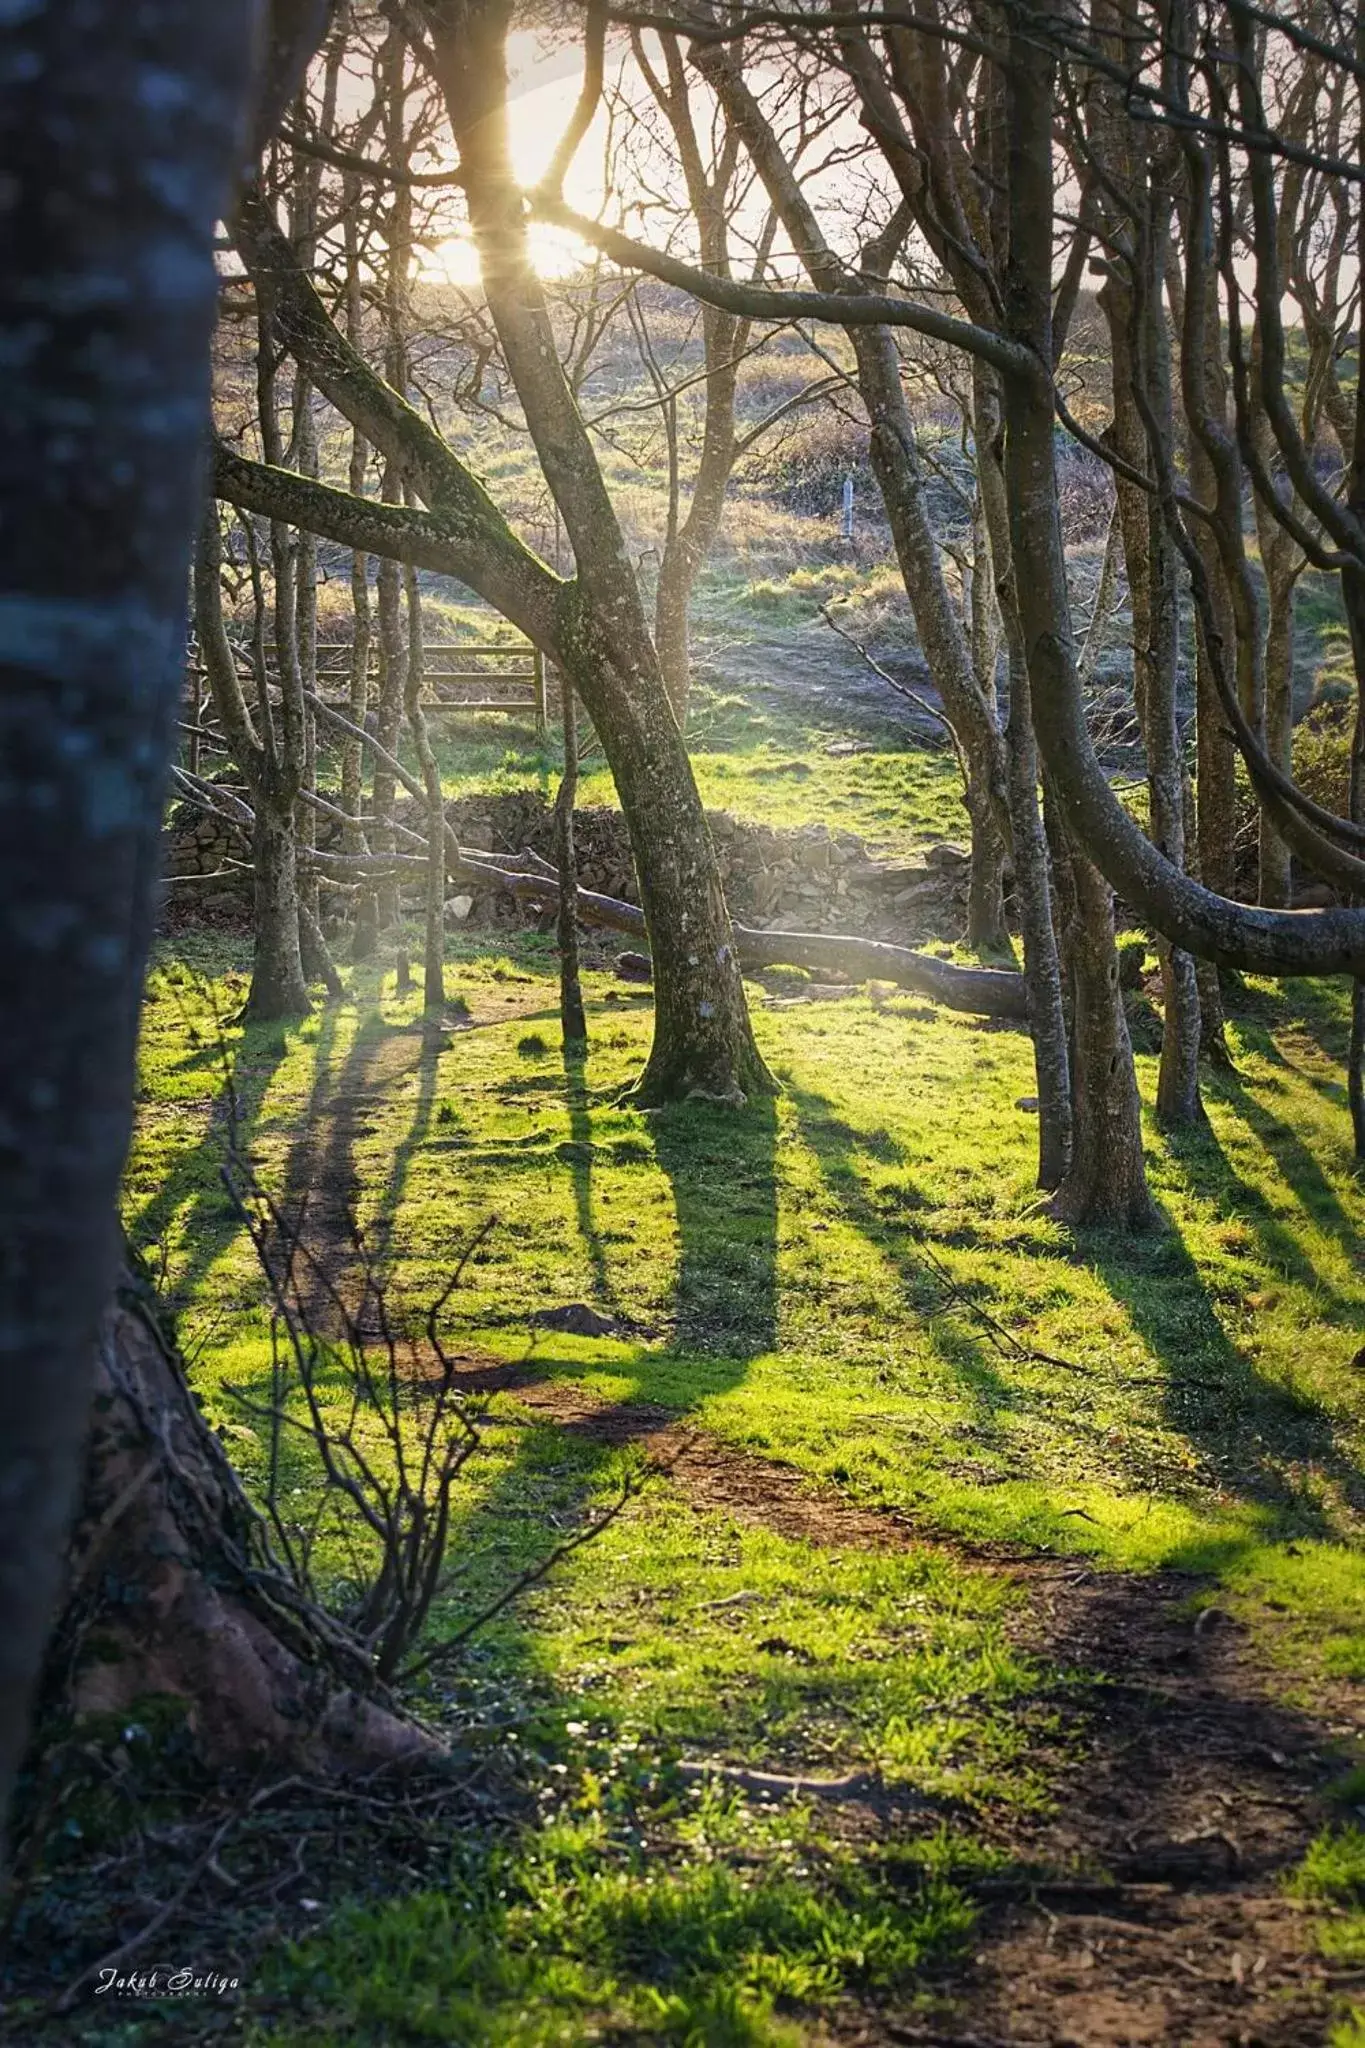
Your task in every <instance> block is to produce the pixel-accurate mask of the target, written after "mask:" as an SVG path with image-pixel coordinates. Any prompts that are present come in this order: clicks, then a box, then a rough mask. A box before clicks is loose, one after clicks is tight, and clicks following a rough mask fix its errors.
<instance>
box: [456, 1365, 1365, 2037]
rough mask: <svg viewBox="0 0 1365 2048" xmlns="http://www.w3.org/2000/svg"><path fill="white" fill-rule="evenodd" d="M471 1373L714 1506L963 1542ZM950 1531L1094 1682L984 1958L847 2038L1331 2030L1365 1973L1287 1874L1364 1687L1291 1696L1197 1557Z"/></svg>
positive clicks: (1082, 1695)
mask: <svg viewBox="0 0 1365 2048" xmlns="http://www.w3.org/2000/svg"><path fill="white" fill-rule="evenodd" d="M461 1377H462V1380H463V1381H464V1382H465V1383H466V1384H467V1385H468V1386H469V1389H470V1391H471V1392H472V1391H493V1390H495V1389H501V1390H505V1391H508V1392H512V1393H514V1394H515V1396H516V1399H517V1400H518V1402H520V1403H523V1404H524V1405H525V1406H526V1407H527V1408H529V1409H530V1410H531V1411H532V1412H533V1413H534V1414H536V1415H538V1416H543V1417H544V1418H545V1419H546V1420H552V1421H554V1422H555V1423H557V1424H558V1425H559V1426H560V1427H561V1428H563V1429H564V1430H566V1431H569V1432H573V1433H575V1434H579V1435H583V1436H587V1437H590V1438H591V1439H592V1440H593V1441H595V1442H600V1443H610V1444H619V1443H628V1442H638V1443H642V1444H644V1445H646V1446H648V1448H649V1450H650V1452H651V1454H652V1456H653V1457H654V1458H655V1459H656V1460H657V1461H658V1462H659V1463H660V1464H662V1465H665V1466H666V1467H667V1468H668V1470H669V1473H670V1477H671V1481H672V1483H673V1485H675V1486H676V1487H677V1488H678V1489H679V1490H680V1491H681V1493H682V1494H683V1495H684V1496H685V1498H687V1499H688V1500H690V1501H692V1502H693V1503H694V1504H695V1505H696V1506H697V1507H698V1508H702V1509H720V1510H723V1511H724V1512H726V1513H728V1514H730V1515H733V1516H735V1517H736V1518H737V1519H738V1520H740V1521H747V1522H758V1523H762V1524H763V1525H764V1526H766V1527H768V1528H772V1529H775V1530H777V1531H778V1532H780V1533H781V1534H782V1535H785V1536H791V1537H798V1538H802V1539H804V1540H805V1541H808V1542H811V1543H819V1544H826V1545H831V1546H834V1545H837V1546H840V1547H844V1548H878V1549H886V1548H903V1547H906V1546H908V1545H911V1544H916V1545H922V1544H924V1543H925V1542H929V1543H945V1542H948V1541H949V1539H944V1538H942V1537H936V1536H935V1535H933V1534H932V1533H929V1532H925V1531H922V1530H919V1529H917V1528H916V1527H915V1525H914V1523H913V1522H912V1521H911V1520H910V1518H909V1517H906V1516H902V1515H899V1514H896V1513H882V1512H878V1511H875V1510H871V1509H865V1508H859V1507H857V1506H855V1505H853V1504H852V1503H850V1502H848V1501H846V1500H845V1499H844V1498H843V1497H842V1496H841V1495H840V1494H839V1493H838V1492H837V1491H836V1490H835V1489H834V1488H831V1487H827V1486H822V1485H819V1484H816V1483H812V1482H811V1481H810V1480H808V1479H806V1478H804V1477H803V1476H802V1475H800V1474H799V1473H797V1472H796V1471H794V1470H792V1469H791V1468H790V1467H787V1466H784V1465H781V1464H779V1463H776V1462H775V1461H773V1460H770V1459H765V1458H761V1457H757V1456H751V1455H749V1454H747V1453H745V1452H742V1451H740V1450H738V1449H736V1448H735V1447H733V1446H730V1445H727V1444H725V1443H723V1442H721V1441H720V1440H719V1439H717V1438H715V1437H712V1436H708V1435H707V1434H706V1433H705V1432H703V1431H700V1430H698V1429H696V1428H694V1427H692V1426H690V1425H688V1424H687V1423H686V1422H681V1421H679V1419H678V1418H677V1416H676V1415H675V1414H673V1413H671V1412H670V1411H668V1410H665V1409H661V1408H657V1407H651V1406H649V1405H648V1404H645V1403H639V1402H630V1403H622V1404H618V1405H615V1406H612V1405H609V1404H604V1403H602V1402H600V1401H598V1400H596V1399H595V1398H593V1397H592V1396H591V1395H589V1394H587V1393H585V1392H584V1390H583V1389H581V1388H580V1387H577V1386H575V1385H573V1384H572V1383H566V1382H563V1381H554V1380H546V1379H543V1378H539V1377H538V1376H536V1375H534V1374H533V1373H532V1372H530V1371H528V1370H527V1369H525V1368H517V1367H507V1366H499V1367H496V1368H494V1367H489V1368H487V1369H476V1370H474V1371H471V1372H469V1373H468V1374H464V1375H462V1376H461ZM951 1547H953V1548H954V1549H955V1550H956V1551H957V1552H958V1553H959V1554H964V1555H965V1556H966V1557H967V1558H969V1559H970V1561H971V1562H972V1563H973V1564H974V1565H976V1566H977V1567H983V1566H984V1567H985V1568H987V1569H991V1570H996V1571H1000V1572H1004V1573H1007V1574H1008V1575H1009V1576H1010V1577H1011V1578H1012V1579H1014V1580H1016V1581H1018V1582H1019V1584H1020V1586H1021V1588H1022V1590H1023V1592H1024V1595H1025V1597H1024V1600H1023V1602H1022V1603H1021V1606H1020V1610H1019V1619H1018V1622H1017V1624H1016V1628H1017V1634H1018V1637H1019V1639H1020V1640H1021V1641H1022V1642H1023V1644H1024V1645H1025V1646H1026V1647H1029V1648H1032V1649H1034V1650H1036V1651H1037V1652H1038V1653H1039V1655H1040V1656H1045V1657H1046V1659H1047V1662H1048V1664H1049V1665H1050V1666H1052V1667H1053V1668H1057V1667H1060V1668H1061V1669H1062V1670H1063V1671H1066V1670H1073V1671H1075V1672H1076V1673H1078V1674H1080V1675H1083V1676H1084V1677H1085V1678H1086V1679H1087V1680H1089V1681H1090V1682H1088V1683H1083V1684H1062V1685H1060V1686H1059V1687H1058V1689H1057V1691H1056V1694H1055V1698H1054V1700H1053V1701H1052V1704H1053V1705H1055V1708H1056V1711H1057V1715H1058V1734H1057V1737H1056V1739H1055V1745H1054V1752H1053V1755H1052V1756H1051V1758H1050V1759H1049V1758H1048V1757H1046V1756H1045V1757H1044V1758H1043V1759H1042V1761H1043V1763H1044V1765H1045V1766H1046V1765H1047V1764H1048V1763H1049V1761H1050V1763H1051V1769H1050V1771H1049V1773H1048V1775H1049V1776H1050V1778H1051V1780H1052V1783H1053V1785H1054V1789H1055V1795H1056V1808H1055V1812H1054V1814H1053V1815H1052V1816H1051V1817H1050V1818H1048V1819H1046V1820H1042V1821H1038V1822H1030V1823H1014V1824H1011V1825H1010V1826H1009V1827H1008V1828H1007V1829H1005V1830H1004V1831H1003V1832H997V1836H996V1839H997V1840H998V1841H999V1842H1000V1845H1001V1846H1002V1847H1004V1848H1006V1849H1007V1850H1008V1851H1009V1852H1010V1853H1011V1855H1012V1857H1013V1858H1014V1859H1015V1860H1016V1861H1017V1863H1018V1864H1020V1865H1021V1866H1024V1867H1026V1868H1027V1869H1029V1870H1031V1871H1034V1872H1037V1873H1038V1876H1037V1880H1036V1882H1032V1883H1030V1884H1025V1883H1023V1882H1021V1881H1019V1880H1016V1879H1013V1878H1011V1879H1010V1880H1008V1881H1001V1882H1000V1883H999V1884H998V1885H996V1886H995V1887H994V1888H993V1887H992V1885H991V1884H989V1883H986V1884H984V1885H982V1886H981V1887H980V1893H981V1897H982V1902H983V1913H982V1920H981V1923H980V1930H979V1938H978V1946H977V1949H976V1953H975V1956H974V1958H973V1962H972V1964H971V1966H970V1967H969V1968H968V1969H966V1970H964V1971H960V1972H958V1973H957V1974H956V1975H955V1976H954V1977H953V1978H952V1979H951V1980H948V1981H945V1982H944V1983H942V1984H941V1986H940V1987H939V1990H938V1995H937V1996H936V1998H935V1999H934V2001H933V2003H932V2004H931V2005H930V2007H929V2008H928V2009H927V2010H924V2011H918V2012H917V2013H916V2014H915V2016H914V2017H913V2018H910V2017H908V2016H903V2015H899V2014H896V2013H889V2012H888V2013H878V2014H870V2013H867V2012H865V2011H862V2012H859V2013H857V2014H852V2013H850V2014H849V2015H848V2016H847V2018H846V2021H844V2022H843V2023H841V2024H840V2025H838V2026H836V2027H835V2029H834V2030H833V2034H832V2036H831V2038H832V2039H835V2040H837V2041H839V2042H841V2043H843V2044H846V2048H873V2044H880V2043H883V2042H885V2043H900V2042H907V2043H916V2042H918V2043H923V2044H944V2048H1101V2044H1104V2048H1110V2044H1112V2048H1321V2044H1322V2043H1323V2042H1324V2041H1325V2040H1326V2037H1327V2031H1328V2023H1329V2015H1330V2013H1331V2011H1332V2009H1333V2006H1334V2003H1335V2000H1336V1999H1337V1998H1338V1997H1339V1996H1340V1994H1341V1993H1342V1992H1343V1991H1344V1990H1346V1989H1348V1988H1349V1983H1350V1979H1349V1975H1348V1974H1343V1973H1338V1974H1337V1976H1336V1977H1334V1976H1333V1974H1332V1972H1331V1971H1330V1969H1329V1967H1328V1966H1327V1965H1326V1964H1325V1963H1324V1962H1323V1961H1322V1960H1321V1959H1320V1958H1319V1957H1318V1956H1317V1955H1316V1954H1315V1952H1314V1949H1313V1943H1312V1915H1311V1913H1309V1912H1306V1911H1305V1910H1304V1909H1303V1908H1301V1907H1300V1906H1299V1905H1298V1904H1297V1903H1296V1902H1295V1901H1292V1900H1290V1899H1288V1898H1287V1897H1286V1896H1285V1894H1284V1890H1283V1881H1284V1878H1285V1875H1286V1874H1287V1873H1288V1872H1289V1871H1290V1870H1291V1869H1292V1868H1293V1867H1294V1865H1295V1864H1296V1863H1297V1862H1298V1860H1299V1858H1300V1857H1301V1856H1302V1854H1303V1852H1304V1850H1305V1849H1306V1847H1307V1845H1308V1843H1309V1841H1310V1840H1311V1838H1312V1836H1313V1835H1314V1833H1315V1832H1316V1831H1317V1829H1318V1828H1319V1827H1320V1826H1321V1825H1322V1821H1323V1818H1324V1807H1323V1798H1322V1795H1323V1791H1324V1788H1325V1786H1326V1785H1327V1783H1328V1782H1329V1781H1330V1780H1331V1779H1332V1778H1333V1777H1334V1776H1336V1775H1339V1773H1340V1770H1341V1767H1342V1762H1341V1758H1342V1743H1343V1741H1344V1740H1346V1739H1348V1738H1349V1737H1351V1736H1356V1735H1359V1734H1360V1733H1361V1732H1362V1730H1361V1709H1360V1703H1359V1701H1358V1700H1352V1699H1351V1698H1350V1697H1349V1695H1348V1694H1347V1693H1346V1692H1345V1690H1344V1689H1343V1692H1342V1694H1341V1695H1340V1696H1339V1697H1332V1696H1325V1697H1324V1698H1323V1701H1322V1709H1321V1714H1320V1717H1319V1718H1316V1719H1314V1718H1310V1717H1309V1716H1308V1715H1306V1714H1303V1713H1301V1712H1298V1711H1296V1710H1294V1709H1292V1708H1290V1707H1287V1706H1286V1705H1284V1704H1283V1703H1282V1702H1280V1701H1278V1700H1277V1699H1276V1698H1275V1696H1274V1688H1273V1685H1272V1682H1271V1680H1270V1678H1269V1676H1268V1674H1267V1673H1266V1672H1265V1671H1264V1670H1263V1669H1259V1668H1258V1667H1257V1664H1256V1662H1255V1659H1254V1657H1253V1655H1252V1652H1251V1646H1250V1644H1249V1643H1248V1641H1247V1639H1246V1637H1245V1636H1244V1634H1243V1632H1242V1631H1241V1629H1240V1628H1239V1627H1238V1626H1237V1625H1236V1624H1235V1623H1234V1622H1233V1621H1232V1620H1231V1618H1230V1617H1228V1616H1226V1615H1222V1614H1221V1613H1220V1612H1219V1610H1217V1609H1211V1610H1207V1611H1206V1612H1204V1613H1203V1615H1202V1616H1201V1618H1200V1619H1199V1620H1198V1621H1196V1620H1194V1619H1192V1617H1191V1615H1190V1613H1189V1612H1188V1603H1189V1601H1190V1596H1191V1594H1192V1593H1194V1592H1195V1591H1197V1590H1198V1583H1199V1582H1198V1581H1196V1580H1194V1579H1192V1578H1190V1577H1187V1576H1184V1575H1179V1574H1175V1573H1152V1574H1146V1575H1137V1574H1123V1573H1115V1572H1096V1571H1092V1570H1090V1569H1089V1568H1088V1567H1086V1566H1085V1565H1084V1564H1083V1563H1079V1562H1077V1561H1074V1560H1067V1559H1062V1558H1057V1557H1054V1556H1050V1555H1048V1556H1040V1555H1021V1554H1019V1553H1018V1552H1013V1551H1010V1550H1008V1549H1006V1548H1004V1547H1002V1546H994V1547H990V1546H987V1547H974V1546H970V1545H960V1544H958V1545H951ZM1095 1679H1099V1680H1100V1681H1101V1683H1100V1684H1098V1685H1096V1684H1095V1683H1094V1682H1093V1681H1094V1680H1095ZM1359 1974H1360V1973H1357V1975H1359ZM1361 1989H1362V1992H1365V1983H1363V1984H1362V1986H1361Z"/></svg>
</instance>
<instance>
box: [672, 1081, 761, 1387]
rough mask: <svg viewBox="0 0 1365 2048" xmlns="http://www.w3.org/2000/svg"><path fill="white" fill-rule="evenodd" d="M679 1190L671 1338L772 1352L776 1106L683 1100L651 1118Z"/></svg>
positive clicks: (732, 1354)
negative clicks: (719, 1104) (737, 1106)
mask: <svg viewBox="0 0 1365 2048" xmlns="http://www.w3.org/2000/svg"><path fill="white" fill-rule="evenodd" d="M651 1128H652V1132H653V1137H654V1150H655V1154H656V1156H657V1158H658V1161H659V1164H660V1166H661V1167H662V1168H663V1170H664V1172H665V1173H666V1174H667V1176H668V1179H669V1184H670V1186H671V1188H672V1191H673V1203H674V1208H675V1210H676V1213H677V1219H678V1239H679V1255H678V1279H677V1287H676V1291H675V1294H674V1307H673V1317H674V1322H673V1346H672V1348H673V1349H674V1350H678V1351H700V1352H710V1353H715V1354H718V1355H720V1356H722V1357H726V1358H734V1359H744V1358H755V1357H758V1356H759V1355H760V1354H761V1353H763V1352H765V1351H771V1350H773V1349H774V1348H775V1346H776V1344H777V1333H778V1274H777V1105H776V1103H775V1101H774V1100H773V1098H772V1097H771V1096H763V1097H760V1098H758V1099H756V1100H752V1101H750V1102H749V1103H748V1104H747V1105H746V1107H745V1108H744V1109H743V1110H742V1111H740V1112H738V1113H736V1112H735V1111H734V1110H730V1109H721V1108H718V1107H715V1106H713V1105H711V1104H709V1103H701V1102H685V1103H679V1104H676V1105H673V1106H670V1107H669V1108H667V1109H663V1110H660V1111H659V1112H658V1114H657V1116H655V1117H654V1118H652V1119H651Z"/></svg>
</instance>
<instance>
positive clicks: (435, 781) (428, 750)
mask: <svg viewBox="0 0 1365 2048" xmlns="http://www.w3.org/2000/svg"><path fill="white" fill-rule="evenodd" d="M406 584H407V598H408V670H407V679H406V682H405V684H404V700H405V702H406V705H407V713H408V730H409V732H411V734H412V744H413V749H414V751H415V753H416V755H417V760H418V763H419V765H420V767H421V770H422V787H423V788H424V790H425V791H426V799H427V875H426V920H425V927H424V934H423V945H422V1007H423V1009H424V1010H425V1011H426V1013H427V1015H428V1016H429V1017H431V1016H439V1015H440V1013H441V1011H442V1010H443V1009H444V1008H445V1000H446V987H445V936H446V928H445V907H446V901H445V880H446V860H445V823H444V820H445V803H444V800H443V798H442V795H441V771H440V768H439V767H438V766H437V762H436V756H435V754H434V753H433V752H432V747H431V731H430V728H429V727H428V725H427V720H426V713H425V712H424V711H423V709H422V689H423V685H424V683H425V680H426V677H425V673H424V664H423V658H422V593H421V591H420V590H419V589H418V586H417V571H416V570H415V569H413V568H409V569H408V571H407V576H406Z"/></svg>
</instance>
